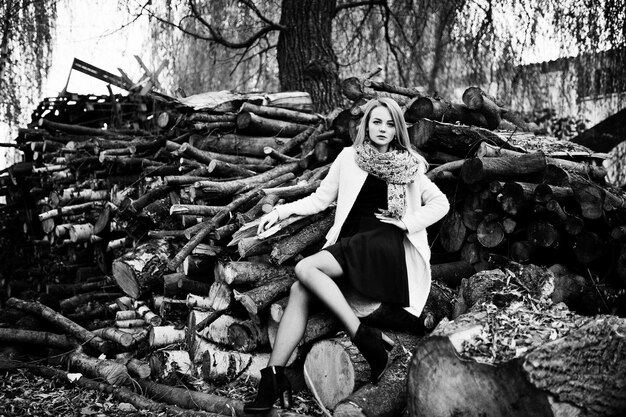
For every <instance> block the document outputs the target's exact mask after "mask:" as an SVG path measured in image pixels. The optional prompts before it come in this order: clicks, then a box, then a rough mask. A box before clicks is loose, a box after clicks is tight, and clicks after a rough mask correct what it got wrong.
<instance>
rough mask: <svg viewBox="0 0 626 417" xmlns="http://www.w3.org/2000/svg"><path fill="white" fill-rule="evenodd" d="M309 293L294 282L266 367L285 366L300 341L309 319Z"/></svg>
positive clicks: (298, 283)
mask: <svg viewBox="0 0 626 417" xmlns="http://www.w3.org/2000/svg"><path fill="white" fill-rule="evenodd" d="M311 296H312V295H311V293H310V292H309V290H307V289H306V287H305V286H304V285H302V283H301V282H299V281H296V282H295V283H294V284H293V285H292V286H291V291H290V292H289V302H288V303H287V308H285V312H284V313H283V317H282V319H281V320H280V324H279V325H278V332H277V333H276V340H275V341H274V348H273V349H272V354H271V355H270V360H269V362H268V364H267V366H285V364H286V363H287V361H288V360H289V357H290V356H291V354H292V353H293V351H294V349H295V348H296V346H297V345H298V343H299V342H300V340H301V339H302V336H303V335H304V330H305V329H306V322H307V319H308V318H309V304H310V300H311Z"/></svg>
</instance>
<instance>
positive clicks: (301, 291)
mask: <svg viewBox="0 0 626 417" xmlns="http://www.w3.org/2000/svg"><path fill="white" fill-rule="evenodd" d="M289 299H299V300H304V301H307V300H308V299H309V290H308V289H307V288H306V287H305V286H304V285H303V284H302V283H301V282H300V281H296V282H294V283H293V284H291V288H290V290H289Z"/></svg>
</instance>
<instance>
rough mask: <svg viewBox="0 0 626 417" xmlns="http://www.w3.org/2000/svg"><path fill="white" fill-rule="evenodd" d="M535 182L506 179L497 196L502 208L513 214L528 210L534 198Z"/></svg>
mask: <svg viewBox="0 0 626 417" xmlns="http://www.w3.org/2000/svg"><path fill="white" fill-rule="evenodd" d="M536 187H537V186H536V184H531V183H527V182H521V181H507V182H506V183H505V184H504V186H503V187H502V190H501V194H500V195H499V196H498V199H499V201H500V204H502V210H503V211H504V212H505V213H507V214H510V215H512V216H515V215H516V214H518V213H521V212H523V211H525V210H529V209H530V206H531V203H532V202H533V201H534V200H535V195H536Z"/></svg>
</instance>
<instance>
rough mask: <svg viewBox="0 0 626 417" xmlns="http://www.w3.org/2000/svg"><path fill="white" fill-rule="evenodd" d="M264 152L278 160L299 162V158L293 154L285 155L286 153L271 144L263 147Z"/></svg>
mask: <svg viewBox="0 0 626 417" xmlns="http://www.w3.org/2000/svg"><path fill="white" fill-rule="evenodd" d="M263 154H264V155H267V156H269V157H270V158H272V159H274V160H275V161H277V162H297V161H298V159H297V158H293V157H291V156H288V155H285V154H284V153H280V152H278V151H277V150H276V149H274V148H272V147H271V146H266V147H264V148H263Z"/></svg>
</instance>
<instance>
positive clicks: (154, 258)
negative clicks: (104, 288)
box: [112, 239, 175, 298]
mask: <svg viewBox="0 0 626 417" xmlns="http://www.w3.org/2000/svg"><path fill="white" fill-rule="evenodd" d="M174 251H175V247H174V246H173V245H172V244H171V243H170V242H169V241H168V240H165V239H152V240H150V241H148V242H146V243H144V244H141V245H139V246H137V247H136V248H134V249H133V250H131V251H129V252H127V253H125V254H124V255H122V256H121V257H119V258H117V259H115V260H114V261H113V268H112V271H113V277H114V278H115V282H117V285H119V287H120V288H121V289H122V291H124V292H125V293H126V294H128V295H129V296H130V297H132V298H139V297H140V296H141V295H142V294H145V293H146V292H148V291H151V290H155V289H157V288H159V287H160V286H161V285H162V282H163V281H162V279H163V271H164V266H165V264H166V263H167V262H168V260H169V259H171V257H172V255H173V253H174Z"/></svg>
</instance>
